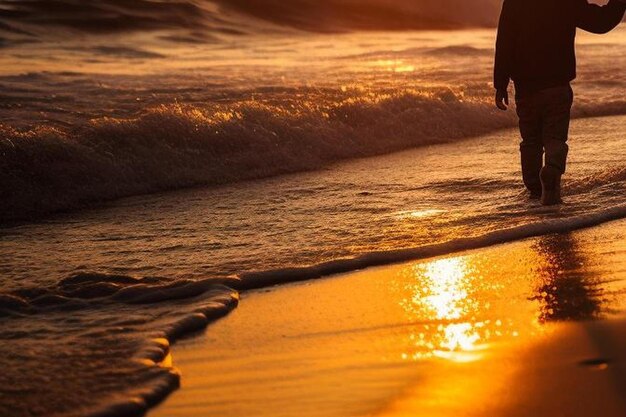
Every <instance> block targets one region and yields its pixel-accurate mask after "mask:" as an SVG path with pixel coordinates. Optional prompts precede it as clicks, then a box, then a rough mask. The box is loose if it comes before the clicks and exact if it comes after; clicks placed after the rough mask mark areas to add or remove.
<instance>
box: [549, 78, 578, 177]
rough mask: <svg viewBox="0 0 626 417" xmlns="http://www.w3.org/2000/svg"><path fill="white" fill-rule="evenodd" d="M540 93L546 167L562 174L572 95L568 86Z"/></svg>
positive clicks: (566, 149) (564, 163) (566, 152)
mask: <svg viewBox="0 0 626 417" xmlns="http://www.w3.org/2000/svg"><path fill="white" fill-rule="evenodd" d="M542 93H543V94H542V96H543V97H542V101H543V108H544V110H543V127H542V138H543V147H544V149H545V154H546V165H547V166H551V167H554V168H556V169H557V170H558V171H559V172H560V173H561V174H563V173H565V169H566V166H567V154H568V151H569V147H568V145H567V139H568V134H569V124H570V112H571V108H572V102H573V98H574V95H573V92H572V89H571V87H570V86H565V87H558V88H551V89H549V90H545V91H543V92H542Z"/></svg>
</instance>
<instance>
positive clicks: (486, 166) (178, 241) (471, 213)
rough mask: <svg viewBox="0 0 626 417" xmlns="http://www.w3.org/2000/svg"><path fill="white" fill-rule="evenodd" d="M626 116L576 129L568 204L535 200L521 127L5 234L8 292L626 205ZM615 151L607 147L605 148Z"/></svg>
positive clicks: (377, 244)
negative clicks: (524, 184)
mask: <svg viewBox="0 0 626 417" xmlns="http://www.w3.org/2000/svg"><path fill="white" fill-rule="evenodd" d="M625 121H626V119H624V118H603V119H587V120H579V121H576V122H575V123H574V124H573V126H572V138H571V147H572V152H571V161H570V172H569V174H568V175H567V176H566V178H565V193H566V202H567V204H566V205H564V206H563V207H560V208H548V209H546V208H543V207H541V206H539V205H538V204H537V203H536V202H532V201H529V200H527V198H526V196H525V195H524V194H523V193H522V190H521V186H520V178H519V173H518V171H519V167H518V153H517V141H518V139H517V133H516V132H514V131H512V130H510V131H506V132H502V133H497V134H494V135H489V136H484V137H481V138H479V139H475V140H468V141H464V142H460V143H454V144H444V145H438V146H432V147H428V148H420V149H415V150H412V151H407V152H402V153H397V154H393V155H388V156H383V157H376V158H367V159H361V160H356V161H352V162H347V163H342V164H338V165H335V166H333V167H331V168H329V169H327V170H324V171H319V172H311V173H304V174H296V175H289V176H283V177H278V178H275V179H268V180H263V181H257V182H247V183H241V184H236V185H232V186H226V187H221V188H215V189H195V190H188V191H180V192H176V193H172V194H161V195H154V196H146V197H137V198H130V199H126V200H122V201H119V202H116V203H115V204H112V205H111V207H109V208H105V209H97V210H90V211H85V212H82V213H73V214H70V215H66V216H58V217H56V218H52V219H50V220H47V221H44V222H42V223H39V224H31V225H24V226H19V227H13V228H8V229H4V230H1V231H0V251H1V252H2V253H3V254H4V255H5V256H4V257H3V259H2V260H0V272H2V277H3V278H2V280H3V281H2V285H3V286H4V288H5V289H10V288H19V287H21V286H23V285H24V283H29V284H30V285H50V284H52V283H55V282H56V281H57V280H59V279H60V278H63V277H65V276H68V275H70V274H74V273H79V272H93V271H97V272H100V273H106V274H122V275H135V276H146V275H159V276H166V277H169V278H172V279H174V278H193V279H202V278H214V277H222V276H225V275H231V274H239V273H242V272H245V271H263V270H268V269H276V268H283V267H286V266H306V265H313V264H317V263H320V262H324V261H328V260H333V259H338V258H342V257H347V256H354V255H358V254H362V253H367V252H372V251H385V250H393V249H399V248H411V247H416V246H422V245H432V244H436V243H443V242H447V241H451V240H454V239H457V238H459V237H472V236H481V235H484V234H485V233H487V232H491V231H494V230H502V229H507V228H511V227H514V226H520V225H525V224H529V223H535V222H543V221H546V220H550V219H559V218H569V217H574V216H578V215H587V214H592V213H595V212H601V211H603V210H605V209H608V208H610V207H613V206H617V205H620V204H623V187H624V181H626V171H624V167H623V153H622V150H623V148H624V137H623V135H622V133H621V132H622V131H623V125H624V122H625ZM600 148H601V149H602V152H598V149H600Z"/></svg>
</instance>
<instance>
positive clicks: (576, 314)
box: [400, 234, 602, 361]
mask: <svg viewBox="0 0 626 417" xmlns="http://www.w3.org/2000/svg"><path fill="white" fill-rule="evenodd" d="M529 249H530V250H529ZM529 249H528V248H527V249H526V250H524V251H514V252H512V253H511V256H509V257H504V258H503V259H501V260H499V261H498V267H496V266H495V264H494V263H493V262H489V261H486V260H485V259H484V255H483V254H482V253H476V254H470V255H464V256H459V257H451V258H444V259H437V260H433V261H430V262H423V263H416V264H411V265H408V266H407V267H406V269H405V271H404V273H403V279H406V278H407V277H408V276H413V279H410V278H409V279H406V283H405V285H404V290H405V291H406V294H405V297H404V298H402V299H401V301H400V305H401V306H402V308H403V309H404V310H405V311H406V313H407V314H408V316H409V317H410V318H413V319H415V318H419V320H420V321H423V322H430V323H432V324H428V325H425V326H424V328H423V329H421V330H422V331H419V332H417V333H411V334H410V336H409V338H410V340H411V341H412V343H411V347H412V349H413V351H412V352H407V353H404V354H403V358H404V359H412V360H420V359H427V358H432V357H439V358H447V359H451V360H454V361H469V360H475V359H479V358H480V357H481V355H480V351H481V350H484V348H486V347H487V346H488V344H489V343H490V341H492V339H494V338H497V339H502V338H509V339H510V338H513V337H518V336H519V335H520V328H524V329H526V330H527V334H526V335H527V336H528V335H530V334H528V331H530V332H531V333H535V332H537V331H540V327H539V326H540V325H541V324H542V323H546V322H549V321H562V320H588V319H593V318H596V317H597V316H598V315H599V314H600V311H601V307H602V306H601V303H602V290H601V288H599V285H598V281H597V280H596V279H594V276H593V274H591V273H590V272H587V271H586V270H585V263H586V260H585V258H584V255H583V254H582V253H581V252H579V251H578V250H577V245H576V240H575V238H574V237H573V236H572V235H571V234H566V235H558V236H545V237H540V238H537V239H536V241H535V242H534V243H533V244H532V245H531V246H530V248H529ZM520 267H521V268H520ZM507 269H509V270H511V269H512V270H514V271H515V272H514V273H512V274H511V273H509V274H508V276H502V277H498V270H507ZM495 277H498V278H499V279H494V278H495ZM507 287H508V288H507ZM512 288H516V289H517V290H518V291H519V290H522V289H523V290H522V291H526V292H527V297H528V299H529V300H530V301H532V302H534V303H533V305H534V306H535V308H532V309H527V310H526V311H525V312H524V314H522V315H518V314H515V310H513V309H512V310H511V311H507V312H503V315H502V316H501V317H498V316H496V317H493V316H492V315H491V314H490V310H492V303H493V301H494V298H495V299H497V298H500V296H501V295H504V294H506V293H507V292H510V291H511V289H512ZM481 317H484V318H481Z"/></svg>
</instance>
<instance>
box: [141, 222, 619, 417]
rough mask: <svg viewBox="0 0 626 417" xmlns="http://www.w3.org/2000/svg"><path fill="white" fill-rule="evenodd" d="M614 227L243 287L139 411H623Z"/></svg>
mask: <svg viewBox="0 0 626 417" xmlns="http://www.w3.org/2000/svg"><path fill="white" fill-rule="evenodd" d="M625 235H626V222H625V221H618V222H613V223H608V224H605V225H603V226H600V227H596V228H592V229H587V230H583V231H577V232H572V233H566V234H559V235H549V236H544V237H538V238H532V239H528V240H524V241H520V242H514V243H510V244H504V245H500V246H495V247H491V248H487V249H481V250H475V251H470V252H464V253H458V254H453V255H449V256H445V257H440V258H434V259H426V260H421V261H415V262H409V263H404V264H397V265H392V266H388V267H377V268H370V269H366V270H362V271H357V272H354V273H349V274H343V275H338V276H334V277H329V278H327V279H322V280H316V281H309V282H305V283H300V284H291V285H285V286H279V287H274V288H271V289H265V290H256V291H251V292H249V293H244V294H243V296H242V300H241V303H240V305H239V307H238V308H237V309H236V310H235V311H233V312H232V313H231V314H230V315H229V316H228V317H227V318H225V319H222V320H221V321H219V322H217V323H215V324H213V325H211V326H210V327H209V328H208V329H207V331H206V332H205V333H204V334H202V335H200V336H197V337H194V338H192V339H189V340H185V341H183V342H181V343H180V344H178V345H176V346H175V347H174V348H173V363H174V365H175V366H176V367H178V368H179V369H180V370H181V371H182V388H181V390H180V391H178V392H176V393H174V394H173V395H172V396H171V397H170V398H169V399H168V400H167V401H166V402H165V403H164V404H163V405H161V406H160V407H158V408H157V409H155V410H154V411H152V412H151V413H150V414H149V415H150V416H151V417H191V416H199V415H202V416H250V415H256V416H274V417H275V416H294V415H298V416H325V417H329V416H344V417H346V416H409V415H416V414H419V415H424V416H481V415H482V416H484V415H490V416H529V415H535V416H554V415H564V416H591V415H597V416H600V415H601V416H621V415H623V413H624V408H623V405H624V404H623V403H622V397H621V392H623V389H624V385H623V384H624V380H625V378H626V374H625V373H624V371H625V369H626V368H625V367H626V363H625V362H624V355H623V346H624V343H625V340H624V336H623V330H624V328H625V326H626V321H625V320H624V314H623V313H624V307H625V305H626V304H625V303H624V299H623V293H624V290H625V289H626V261H625V260H624V254H625V253H626V243H625V241H624V236H625Z"/></svg>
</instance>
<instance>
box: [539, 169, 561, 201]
mask: <svg viewBox="0 0 626 417" xmlns="http://www.w3.org/2000/svg"><path fill="white" fill-rule="evenodd" d="M540 176H541V204H543V205H544V206H554V205H556V204H561V172H560V171H559V170H558V169H556V168H554V167H552V166H550V165H546V166H545V167H543V168H541V174H540Z"/></svg>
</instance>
